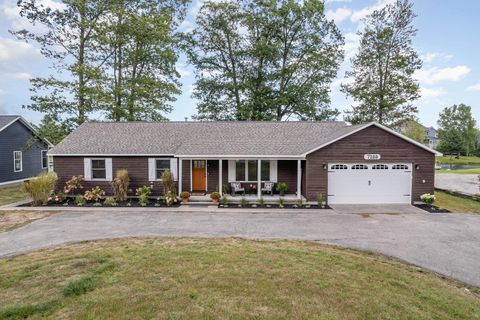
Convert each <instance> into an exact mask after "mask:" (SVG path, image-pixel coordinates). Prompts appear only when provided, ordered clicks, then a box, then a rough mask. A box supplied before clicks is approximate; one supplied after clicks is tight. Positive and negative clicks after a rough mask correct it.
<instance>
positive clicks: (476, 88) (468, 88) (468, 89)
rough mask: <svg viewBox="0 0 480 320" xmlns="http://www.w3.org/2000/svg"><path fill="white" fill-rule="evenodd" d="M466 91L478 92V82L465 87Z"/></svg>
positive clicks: (479, 89)
mask: <svg viewBox="0 0 480 320" xmlns="http://www.w3.org/2000/svg"><path fill="white" fill-rule="evenodd" d="M467 91H480V82H479V83H477V84H474V85H471V86H469V87H467Z"/></svg>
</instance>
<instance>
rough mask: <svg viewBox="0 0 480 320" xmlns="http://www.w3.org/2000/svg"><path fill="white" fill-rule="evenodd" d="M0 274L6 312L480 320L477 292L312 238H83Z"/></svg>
mask: <svg viewBox="0 0 480 320" xmlns="http://www.w3.org/2000/svg"><path fill="white" fill-rule="evenodd" d="M0 274H1V275H2V277H0V301H2V303H1V305H2V306H3V307H2V308H0V318H5V319H8V318H9V319H21V318H25V317H32V318H41V317H45V318H50V319H57V318H63V319H152V318H155V319H480V297H479V296H478V293H479V292H478V289H472V290H471V292H468V291H466V290H464V289H463V288H462V287H461V286H459V285H456V284H455V283H453V282H452V281H449V280H445V279H442V278H441V277H439V276H437V275H434V274H432V273H429V272H426V271H424V270H421V269H419V268H416V267H412V266H407V265H405V264H402V263H399V262H397V261H393V260H389V259H387V258H384V257H380V256H377V255H374V254H368V253H363V252H359V251H355V250H350V249H340V248H336V247H331V246H327V245H319V244H315V243H313V242H298V241H251V240H240V239H215V240H208V239H185V238H182V239H178V238H177V239H171V238H162V239H159V238H155V239H121V240H105V241H98V242H83V243H77V244H73V245H69V246H65V247H60V248H56V249H49V250H44V251H39V252H34V253H30V254H26V255H22V256H18V257H15V258H10V259H2V260H0Z"/></svg>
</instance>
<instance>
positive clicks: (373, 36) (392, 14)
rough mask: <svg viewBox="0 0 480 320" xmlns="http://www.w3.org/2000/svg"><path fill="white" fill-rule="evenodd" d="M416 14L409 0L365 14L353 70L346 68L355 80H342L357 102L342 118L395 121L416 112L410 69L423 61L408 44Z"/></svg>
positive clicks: (393, 123) (416, 94)
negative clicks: (366, 15) (349, 81)
mask: <svg viewBox="0 0 480 320" xmlns="http://www.w3.org/2000/svg"><path fill="white" fill-rule="evenodd" d="M414 18H415V14H414V12H413V10H412V3H411V2H410V1H409V0H397V1H396V2H395V3H393V4H389V5H387V6H386V7H385V8H383V9H380V10H376V11H374V12H373V13H372V14H371V15H369V16H368V17H367V18H366V19H365V21H364V23H365V27H364V29H363V30H362V31H360V32H359V35H360V36H361V40H360V48H359V50H358V52H357V54H356V55H355V57H354V58H353V59H352V70H351V71H348V72H346V77H347V78H350V79H352V80H353V81H352V82H351V83H347V84H344V85H342V90H343V91H344V92H345V93H346V94H347V95H348V96H351V97H352V98H353V100H354V101H356V102H357V103H358V104H356V105H355V106H353V107H352V110H350V111H346V114H347V116H346V120H348V121H350V122H352V123H362V122H369V121H378V122H379V123H382V124H384V125H387V126H392V127H397V126H399V125H401V124H402V123H403V122H405V121H406V120H409V119H412V118H413V117H414V115H415V113H416V112H417V108H416V107H415V106H414V105H413V104H412V102H413V101H414V100H415V99H417V98H419V96H420V94H419V85H418V83H417V82H416V81H415V80H414V79H413V73H414V72H415V70H418V69H420V68H421V64H422V62H421V60H420V59H419V57H418V55H417V53H416V52H415V50H414V48H413V46H412V39H413V38H414V37H415V35H416V31H417V30H416V29H415V27H414V26H413V20H414Z"/></svg>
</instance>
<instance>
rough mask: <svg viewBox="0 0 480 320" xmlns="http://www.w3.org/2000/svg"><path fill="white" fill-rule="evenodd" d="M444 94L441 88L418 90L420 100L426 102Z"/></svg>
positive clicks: (422, 88)
mask: <svg viewBox="0 0 480 320" xmlns="http://www.w3.org/2000/svg"><path fill="white" fill-rule="evenodd" d="M445 94H446V91H445V90H444V89H443V88H425V87H421V88H420V95H421V98H420V99H421V100H428V99H432V98H438V97H441V96H443V95H445Z"/></svg>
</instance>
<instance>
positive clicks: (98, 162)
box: [92, 159, 107, 179]
mask: <svg viewBox="0 0 480 320" xmlns="http://www.w3.org/2000/svg"><path fill="white" fill-rule="evenodd" d="M106 178H107V169H106V165H105V159H92V179H106Z"/></svg>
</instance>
